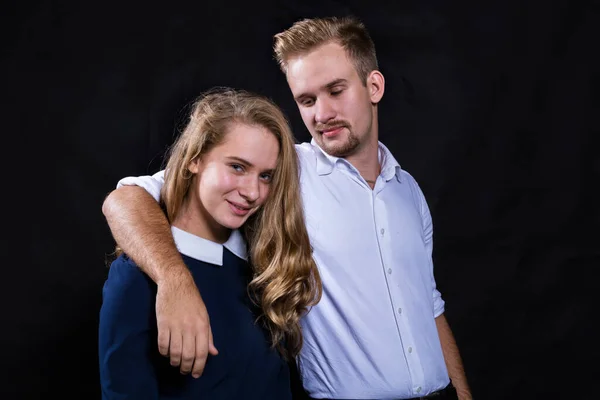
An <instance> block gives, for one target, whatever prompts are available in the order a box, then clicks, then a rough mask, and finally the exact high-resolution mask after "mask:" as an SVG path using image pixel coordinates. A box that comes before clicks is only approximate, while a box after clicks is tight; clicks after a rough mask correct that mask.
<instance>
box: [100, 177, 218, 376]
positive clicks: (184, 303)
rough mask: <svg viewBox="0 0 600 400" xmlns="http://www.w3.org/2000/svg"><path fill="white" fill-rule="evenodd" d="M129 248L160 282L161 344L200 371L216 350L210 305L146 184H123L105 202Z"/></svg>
mask: <svg viewBox="0 0 600 400" xmlns="http://www.w3.org/2000/svg"><path fill="white" fill-rule="evenodd" d="M102 212H103V214H104V216H105V217H106V220H107V222H108V225H109V227H110V230H111V233H112V235H113V237H114V239H115V241H116V242H117V244H118V245H119V246H120V247H121V248H122V249H123V251H124V252H125V253H126V254H127V255H128V256H129V257H130V258H131V259H132V260H133V261H134V262H135V263H136V264H137V265H138V266H139V267H140V268H141V269H142V270H143V271H144V272H145V273H146V274H147V275H148V276H149V277H150V278H151V279H152V280H153V281H154V282H156V284H157V285H158V292H157V298H156V317H157V323H158V347H159V350H160V352H161V354H163V355H165V356H169V357H170V359H171V364H172V365H174V366H177V365H181V372H182V373H189V372H190V371H191V372H192V375H193V376H195V377H198V376H200V375H201V374H202V371H203V370H204V365H205V363H206V358H207V356H208V353H210V354H212V355H216V354H217V353H218V352H217V349H216V348H215V347H214V345H213V340H212V332H211V329H210V323H209V319H208V313H207V311H206V306H205V305H204V302H203V301H202V298H201V297H200V294H199V292H198V289H197V287H196V285H195V283H194V280H193V278H192V276H191V274H190V272H189V270H188V269H187V267H186V265H185V264H184V262H183V260H182V258H181V255H180V254H179V251H178V250H177V247H176V246H175V242H174V240H173V235H172V234H171V227H170V225H169V222H168V221H167V218H166V216H165V214H164V213H163V211H162V210H161V208H160V206H159V204H158V202H157V201H156V200H155V199H154V198H153V197H152V196H151V195H150V194H149V193H148V192H147V191H146V190H145V189H144V188H142V187H139V186H121V187H119V188H118V189H115V190H114V191H112V192H111V193H110V194H109V195H108V196H107V198H106V199H105V200H104V203H103V204H102Z"/></svg>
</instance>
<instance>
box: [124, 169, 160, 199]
mask: <svg viewBox="0 0 600 400" xmlns="http://www.w3.org/2000/svg"><path fill="white" fill-rule="evenodd" d="M164 183H165V171H164V170H162V171H159V172H157V173H155V174H154V175H144V176H128V177H126V178H123V179H121V180H120V181H119V182H117V189H118V188H120V187H121V186H140V187H142V188H144V189H146V191H147V192H148V193H150V195H152V197H154V200H156V201H159V200H160V191H161V189H162V187H163V184H164Z"/></svg>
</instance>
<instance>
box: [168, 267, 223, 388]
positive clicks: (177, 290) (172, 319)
mask: <svg viewBox="0 0 600 400" xmlns="http://www.w3.org/2000/svg"><path fill="white" fill-rule="evenodd" d="M156 320H157V323H158V350H159V351H160V353H161V354H162V355H163V356H165V357H169V358H170V359H171V365H173V366H175V367H176V366H180V371H181V373H182V374H189V373H190V372H191V373H192V376H193V377H194V378H198V377H200V376H201V375H202V372H203V371H204V365H205V364H206V359H207V357H208V354H211V355H213V356H216V355H217V354H219V352H218V351H217V349H216V348H215V346H214V344H213V337H212V331H211V329H210V321H209V319H208V312H207V311H206V306H205V305H204V301H202V298H201V297H200V293H199V292H198V288H197V287H196V285H195V283H194V281H193V279H192V277H191V275H188V276H186V277H178V279H177V280H176V281H164V282H161V283H159V284H158V292H157V296H156Z"/></svg>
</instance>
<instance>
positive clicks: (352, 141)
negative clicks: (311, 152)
mask: <svg viewBox="0 0 600 400" xmlns="http://www.w3.org/2000/svg"><path fill="white" fill-rule="evenodd" d="M321 139H323V136H321ZM359 145H360V140H359V139H358V138H357V137H356V136H355V135H354V134H353V133H352V131H350V130H348V136H347V137H346V140H344V141H343V142H341V143H340V142H339V141H336V142H329V143H328V142H326V141H325V140H321V148H322V149H323V151H325V153H327V154H329V155H330V156H334V157H347V156H349V155H352V154H353V153H354V152H355V151H356V149H357V148H358V146H359Z"/></svg>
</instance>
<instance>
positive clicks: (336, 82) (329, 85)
mask: <svg viewBox="0 0 600 400" xmlns="http://www.w3.org/2000/svg"><path fill="white" fill-rule="evenodd" d="M347 82H348V80H347V79H344V78H338V79H335V80H333V81H331V82H328V83H326V84H325V85H323V88H324V89H331V88H332V87H334V86H337V85H340V84H345V83H347ZM304 97H311V94H309V93H301V94H299V95H298V96H296V97H294V100H296V101H300V100H301V99H302V98H304Z"/></svg>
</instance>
